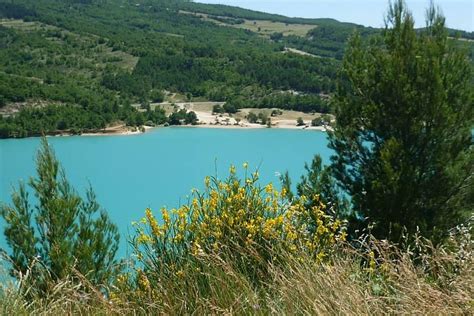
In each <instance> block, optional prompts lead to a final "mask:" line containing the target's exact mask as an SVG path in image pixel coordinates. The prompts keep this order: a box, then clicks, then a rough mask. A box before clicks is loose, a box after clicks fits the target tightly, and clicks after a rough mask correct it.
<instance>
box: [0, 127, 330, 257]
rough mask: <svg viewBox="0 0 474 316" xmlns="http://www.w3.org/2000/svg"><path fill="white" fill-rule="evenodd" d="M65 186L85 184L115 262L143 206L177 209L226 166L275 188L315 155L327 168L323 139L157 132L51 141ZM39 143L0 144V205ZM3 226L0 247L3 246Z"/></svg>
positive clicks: (30, 167)
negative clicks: (111, 227)
mask: <svg viewBox="0 0 474 316" xmlns="http://www.w3.org/2000/svg"><path fill="white" fill-rule="evenodd" d="M48 140H49V141H50V143H51V144H52V145H53V147H54V149H55V151H56V155H57V157H58V158H59V160H60V161H61V163H62V165H63V167H64V168H65V170H66V174H67V177H68V179H69V180H70V182H71V183H72V184H73V185H74V187H75V188H76V189H78V190H79V191H80V192H84V188H85V187H87V185H88V184H89V183H90V184H91V185H92V187H93V188H94V191H95V192H96V194H97V200H98V201H99V203H100V204H101V206H102V207H104V208H105V209H106V210H107V211H108V213H109V215H110V217H111V218H112V220H113V222H114V223H116V224H117V225H118V226H119V228H120V232H121V243H122V244H121V248H120V251H119V256H121V257H123V256H125V255H126V254H127V250H126V249H127V247H126V245H127V236H128V235H129V232H130V229H131V227H130V223H131V222H132V221H137V220H139V219H140V218H141V217H143V215H144V211H145V208H147V207H150V208H152V209H153V210H155V213H156V214H157V215H158V213H159V212H158V211H159V209H160V208H161V207H162V206H168V207H177V206H179V205H180V204H183V203H184V202H186V201H187V199H186V196H188V195H189V194H190V192H191V189H192V188H197V189H200V188H202V187H203V186H204V183H203V180H204V177H205V176H207V175H215V174H216V172H217V175H218V176H220V177H225V176H227V175H228V169H229V166H230V164H235V165H236V166H237V167H238V169H240V170H241V169H242V167H241V166H242V163H244V162H248V163H249V166H250V168H251V169H255V168H259V173H260V178H261V183H262V184H266V183H268V182H273V183H274V184H278V183H279V180H278V174H280V173H283V172H285V171H287V170H288V171H289V172H290V176H291V177H292V179H293V182H294V183H295V182H296V180H297V179H299V177H300V176H301V175H302V174H303V172H304V163H305V162H310V161H311V159H312V158H313V156H314V155H315V154H320V155H321V156H322V157H323V158H324V159H325V162H328V159H329V156H330V154H331V151H330V150H329V149H328V148H327V135H326V133H323V132H317V131H302V130H284V129H255V130H248V129H246V130H239V129H206V128H162V129H155V130H152V131H151V132H148V133H146V134H143V135H133V136H90V137H79V136H77V137H51V138H48ZM39 143H40V139H39V138H28V139H8V140H0V201H2V202H7V203H10V193H11V191H12V186H13V185H15V186H17V183H18V181H19V180H27V179H28V178H29V176H32V175H34V174H35V161H34V159H35V155H36V151H37V149H38V147H39ZM3 225H4V224H3V222H2V221H1V220H0V227H1V228H2V233H1V237H0V247H5V240H4V237H3Z"/></svg>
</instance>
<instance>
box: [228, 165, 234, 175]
mask: <svg viewBox="0 0 474 316" xmlns="http://www.w3.org/2000/svg"><path fill="white" fill-rule="evenodd" d="M229 172H230V174H232V175H234V174H235V166H234V165H231V166H230V168H229Z"/></svg>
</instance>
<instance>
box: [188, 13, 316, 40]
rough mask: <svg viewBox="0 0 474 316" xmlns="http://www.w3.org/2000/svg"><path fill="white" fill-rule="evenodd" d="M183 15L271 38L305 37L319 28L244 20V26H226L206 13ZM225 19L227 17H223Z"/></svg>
mask: <svg viewBox="0 0 474 316" xmlns="http://www.w3.org/2000/svg"><path fill="white" fill-rule="evenodd" d="M180 13H181V14H191V15H195V16H198V17H200V18H201V19H202V20H205V21H209V22H212V23H215V24H217V25H220V26H228V27H235V28H240V29H245V30H249V31H252V32H255V33H258V34H260V35H262V36H266V37H269V36H270V35H272V34H273V33H282V34H283V35H284V36H289V35H295V36H300V37H304V36H306V35H307V34H308V32H309V31H310V30H312V29H314V28H316V27H317V25H314V24H289V23H282V22H273V21H269V20H247V19H244V23H242V24H226V23H223V22H221V21H218V20H215V19H213V18H212V16H209V15H208V14H204V13H195V12H188V11H180ZM222 18H225V17H222Z"/></svg>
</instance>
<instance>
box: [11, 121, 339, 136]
mask: <svg viewBox="0 0 474 316" xmlns="http://www.w3.org/2000/svg"><path fill="white" fill-rule="evenodd" d="M170 127H171V128H207V129H231V130H263V129H270V130H271V129H279V130H295V131H296V130H301V131H313V132H314V131H316V132H325V133H326V132H328V131H332V130H333V129H332V128H331V127H324V126H296V125H294V126H292V125H280V126H278V125H275V126H272V127H267V126H266V125H260V124H249V125H220V124H197V125H170V126H164V125H160V126H143V128H144V129H145V131H141V130H140V129H137V130H136V131H132V130H126V131H125V130H122V131H116V130H110V131H107V130H101V131H98V132H95V133H94V132H90V131H89V132H86V133H82V134H71V133H67V132H60V133H56V132H53V133H50V134H48V135H45V136H46V137H72V136H80V137H99V136H138V135H143V134H147V133H149V132H150V131H153V130H157V129H162V128H170ZM30 137H41V136H29V137H25V138H30ZM10 139H12V138H10ZM13 139H15V138H13Z"/></svg>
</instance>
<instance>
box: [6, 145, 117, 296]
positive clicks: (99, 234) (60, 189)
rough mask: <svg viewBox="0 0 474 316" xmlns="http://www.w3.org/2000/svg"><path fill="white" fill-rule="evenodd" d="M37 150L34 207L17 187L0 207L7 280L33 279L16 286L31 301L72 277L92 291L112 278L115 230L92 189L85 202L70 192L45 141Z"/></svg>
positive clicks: (30, 182)
mask: <svg viewBox="0 0 474 316" xmlns="http://www.w3.org/2000/svg"><path fill="white" fill-rule="evenodd" d="M41 146H42V147H41V149H40V151H39V152H38V157H37V167H36V168H37V169H36V170H37V173H38V177H37V178H31V179H30V181H29V185H30V187H31V189H32V190H33V191H34V193H35V198H36V200H37V201H38V204H37V205H36V206H34V207H33V206H32V205H31V204H30V199H29V193H28V191H27V189H26V188H25V186H24V185H23V184H20V186H19V189H18V190H16V191H14V192H13V194H12V200H13V205H12V206H8V205H3V206H2V207H1V215H2V217H3V218H4V220H5V222H6V224H5V238H6V241H7V244H8V245H9V247H11V253H10V254H9V255H6V256H7V258H8V261H10V263H11V274H12V275H13V276H15V277H18V278H19V280H20V281H23V280H24V279H23V278H24V277H25V276H27V275H29V274H31V275H33V276H34V277H32V278H28V283H26V284H21V285H22V289H23V290H29V291H32V292H34V293H32V295H41V294H46V293H48V292H50V291H51V290H53V287H54V285H55V284H56V282H58V281H61V280H65V279H66V278H67V277H69V276H71V275H72V274H73V271H78V273H80V274H81V275H83V276H84V277H85V278H86V279H87V280H88V282H90V284H93V285H94V286H101V285H108V284H109V283H110V281H111V278H112V277H115V272H116V261H115V259H114V257H115V253H116V251H117V248H118V242H119V234H118V230H117V227H116V226H115V225H114V224H112V223H111V222H110V220H109V218H108V216H107V214H106V212H105V211H104V210H101V209H100V206H99V204H98V203H97V201H96V199H95V194H94V192H93V191H92V189H89V190H88V191H87V193H86V197H85V199H83V198H81V197H80V196H79V195H78V193H76V192H75V191H74V189H73V188H72V187H71V186H70V184H69V182H68V181H67V179H66V176H65V173H64V170H63V169H62V168H61V166H60V164H59V162H58V161H57V160H56V157H55V155H54V153H53V150H52V148H51V147H50V145H49V144H48V142H47V141H46V139H44V138H43V139H42V144H41ZM30 287H31V289H30Z"/></svg>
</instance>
